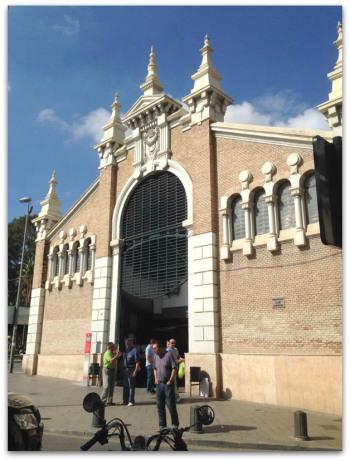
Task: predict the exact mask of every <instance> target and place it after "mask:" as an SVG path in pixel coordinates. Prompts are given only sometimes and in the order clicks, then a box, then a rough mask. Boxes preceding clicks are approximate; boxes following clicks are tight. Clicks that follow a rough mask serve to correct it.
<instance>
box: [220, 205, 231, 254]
mask: <svg viewBox="0 0 350 461" xmlns="http://www.w3.org/2000/svg"><path fill="white" fill-rule="evenodd" d="M227 202H228V197H221V199H220V209H219V213H220V216H221V219H222V246H221V248H220V259H222V260H225V259H229V258H230V247H231V243H232V235H231V231H230V210H229V209H228V208H227Z"/></svg>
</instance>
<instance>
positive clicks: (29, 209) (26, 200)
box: [9, 197, 33, 373]
mask: <svg viewBox="0 0 350 461" xmlns="http://www.w3.org/2000/svg"><path fill="white" fill-rule="evenodd" d="M19 201H20V202H21V203H27V204H28V205H27V213H26V219H25V224H24V234H23V245H22V256H21V267H20V269H19V279H18V286H17V298H16V305H15V310H14V313H13V327H12V341H11V352H10V363H9V372H10V373H12V372H13V359H14V353H15V347H16V339H17V317H18V309H19V301H20V295H21V285H22V270H23V260H24V249H25V245H26V237H27V225H28V218H29V215H30V213H31V212H32V209H33V207H31V206H30V202H31V201H32V199H31V198H29V197H22V198H20V199H19Z"/></svg>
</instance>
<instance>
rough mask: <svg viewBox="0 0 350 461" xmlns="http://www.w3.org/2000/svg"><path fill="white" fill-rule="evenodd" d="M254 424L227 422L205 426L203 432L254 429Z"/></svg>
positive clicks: (213, 432) (212, 432)
mask: <svg viewBox="0 0 350 461" xmlns="http://www.w3.org/2000/svg"><path fill="white" fill-rule="evenodd" d="M255 430H256V427H255V426H233V425H228V424H223V425H220V426H210V427H206V428H205V433H208V434H215V433H220V432H231V431H255Z"/></svg>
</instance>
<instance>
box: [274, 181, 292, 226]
mask: <svg viewBox="0 0 350 461" xmlns="http://www.w3.org/2000/svg"><path fill="white" fill-rule="evenodd" d="M289 189H290V182H289V181H284V182H283V183H282V184H281V185H280V186H279V188H278V191H277V208H278V220H279V228H280V230H283V229H289V228H291V227H295V211H294V201H293V197H292V194H291V193H290V190H289Z"/></svg>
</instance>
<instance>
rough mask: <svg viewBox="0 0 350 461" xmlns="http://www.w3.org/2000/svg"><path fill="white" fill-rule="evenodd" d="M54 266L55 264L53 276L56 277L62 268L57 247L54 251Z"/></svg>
mask: <svg viewBox="0 0 350 461" xmlns="http://www.w3.org/2000/svg"><path fill="white" fill-rule="evenodd" d="M52 264H53V276H54V277H56V276H57V275H58V271H59V268H60V261H59V258H58V247H55V248H54V250H53V259H52Z"/></svg>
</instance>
